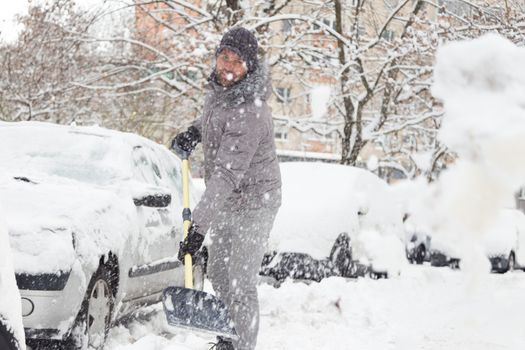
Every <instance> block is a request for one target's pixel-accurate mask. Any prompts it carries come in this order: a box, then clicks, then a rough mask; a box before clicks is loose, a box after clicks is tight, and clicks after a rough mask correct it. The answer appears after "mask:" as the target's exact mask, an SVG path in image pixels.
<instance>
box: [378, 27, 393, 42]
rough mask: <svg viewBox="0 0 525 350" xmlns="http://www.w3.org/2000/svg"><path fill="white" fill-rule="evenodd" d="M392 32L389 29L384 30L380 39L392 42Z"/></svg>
mask: <svg viewBox="0 0 525 350" xmlns="http://www.w3.org/2000/svg"><path fill="white" fill-rule="evenodd" d="M394 36H395V34H394V31H393V30H390V29H385V30H384V31H383V33H382V34H381V38H383V39H385V40H386V41H392V40H394Z"/></svg>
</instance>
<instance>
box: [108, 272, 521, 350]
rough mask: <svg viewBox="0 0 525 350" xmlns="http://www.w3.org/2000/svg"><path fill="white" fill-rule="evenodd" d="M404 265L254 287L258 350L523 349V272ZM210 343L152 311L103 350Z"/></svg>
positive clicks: (160, 349)
mask: <svg viewBox="0 0 525 350" xmlns="http://www.w3.org/2000/svg"><path fill="white" fill-rule="evenodd" d="M465 277H466V276H465V275H464V273H463V272H461V271H452V270H449V269H447V268H432V267H429V266H409V267H408V268H407V269H406V270H404V271H403V274H402V276H400V277H398V278H395V279H388V280H378V281H376V280H370V279H358V280H345V279H341V278H329V279H326V280H324V281H322V282H321V283H319V284H318V283H313V284H310V285H306V284H303V283H293V282H287V283H285V284H283V285H282V286H281V287H280V288H277V289H276V288H273V287H271V286H269V285H266V284H262V285H260V287H259V295H260V302H261V314H262V316H261V330H260V336H259V344H258V347H257V349H258V350H263V349H264V350H266V349H268V350H269V349H272V350H279V349H283V350H291V349H292V350H293V349H302V350H303V349H316V350H317V349H341V350H343V349H359V350H368V349H374V350H376V349H403V350H405V349H424V350H430V349H464V350H470V349H473V350H474V349H475V350H483V349H490V350H500V349H516V350H518V349H525V322H523V317H524V315H525V298H524V297H523V295H524V294H523V291H524V290H525V273H523V272H514V273H507V274H504V275H497V274H487V275H484V276H482V277H481V278H479V277H478V278H477V279H476V280H473V279H472V278H465ZM212 340H213V338H211V337H206V336H198V335H192V334H182V333H181V332H179V331H177V330H176V329H170V328H169V326H167V325H166V323H165V321H164V315H163V313H162V312H161V308H160V306H159V305H157V306H154V307H150V308H147V309H146V310H145V312H144V313H142V314H141V315H138V316H137V317H136V318H134V319H133V320H131V321H130V320H128V321H124V322H122V323H121V324H119V325H118V326H117V327H115V328H114V329H113V330H112V331H111V333H110V336H109V339H108V346H107V349H109V350H172V349H173V350H175V349H177V350H186V349H188V350H204V349H208V348H209V347H210V345H209V344H208V342H211V341H212Z"/></svg>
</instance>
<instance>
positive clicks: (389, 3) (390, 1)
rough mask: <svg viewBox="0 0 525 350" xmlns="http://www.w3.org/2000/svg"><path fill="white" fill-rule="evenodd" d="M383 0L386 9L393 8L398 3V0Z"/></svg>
mask: <svg viewBox="0 0 525 350" xmlns="http://www.w3.org/2000/svg"><path fill="white" fill-rule="evenodd" d="M384 1H385V6H386V8H387V9H388V10H393V9H395V8H396V7H397V5H398V0H384Z"/></svg>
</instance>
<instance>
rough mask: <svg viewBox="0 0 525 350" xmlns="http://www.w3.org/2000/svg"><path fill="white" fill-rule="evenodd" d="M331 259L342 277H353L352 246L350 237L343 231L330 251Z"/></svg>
mask: <svg viewBox="0 0 525 350" xmlns="http://www.w3.org/2000/svg"><path fill="white" fill-rule="evenodd" d="M330 261H331V262H332V264H333V266H334V267H335V269H336V273H337V272H338V275H340V276H342V277H352V275H353V274H352V268H353V263H352V246H351V243H350V237H348V235H347V234H346V233H341V234H340V235H339V236H338V237H337V239H336V240H335V243H334V245H333V247H332V250H331V251H330Z"/></svg>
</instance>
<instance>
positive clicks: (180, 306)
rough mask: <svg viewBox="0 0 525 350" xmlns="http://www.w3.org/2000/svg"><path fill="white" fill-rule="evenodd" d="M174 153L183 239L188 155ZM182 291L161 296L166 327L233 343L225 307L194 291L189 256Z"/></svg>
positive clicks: (187, 217) (171, 289) (187, 204)
mask: <svg viewBox="0 0 525 350" xmlns="http://www.w3.org/2000/svg"><path fill="white" fill-rule="evenodd" d="M175 152H176V153H177V154H178V155H179V156H180V157H181V158H182V196H183V206H184V209H183V211H182V217H183V220H184V224H183V225H184V237H183V238H184V239H185V238H186V237H187V236H188V229H189V227H190V223H191V211H190V194H189V165H188V156H189V154H188V152H185V151H183V150H181V149H180V148H176V149H175ZM184 287H185V288H182V287H168V288H166V289H165V290H164V292H163V298H162V303H163V306H164V312H165V313H166V318H167V320H168V324H169V325H171V326H174V327H179V328H184V329H189V330H192V331H197V332H200V333H207V334H213V335H217V336H221V337H224V338H228V339H232V340H237V339H238V335H237V333H236V332H235V329H234V327H233V322H232V321H231V319H230V316H229V313H228V309H227V308H226V305H224V303H223V302H222V301H221V300H219V299H218V298H217V297H215V296H213V295H211V294H209V293H205V292H203V291H199V290H195V289H193V262H192V257H191V255H190V254H186V255H185V256H184Z"/></svg>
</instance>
